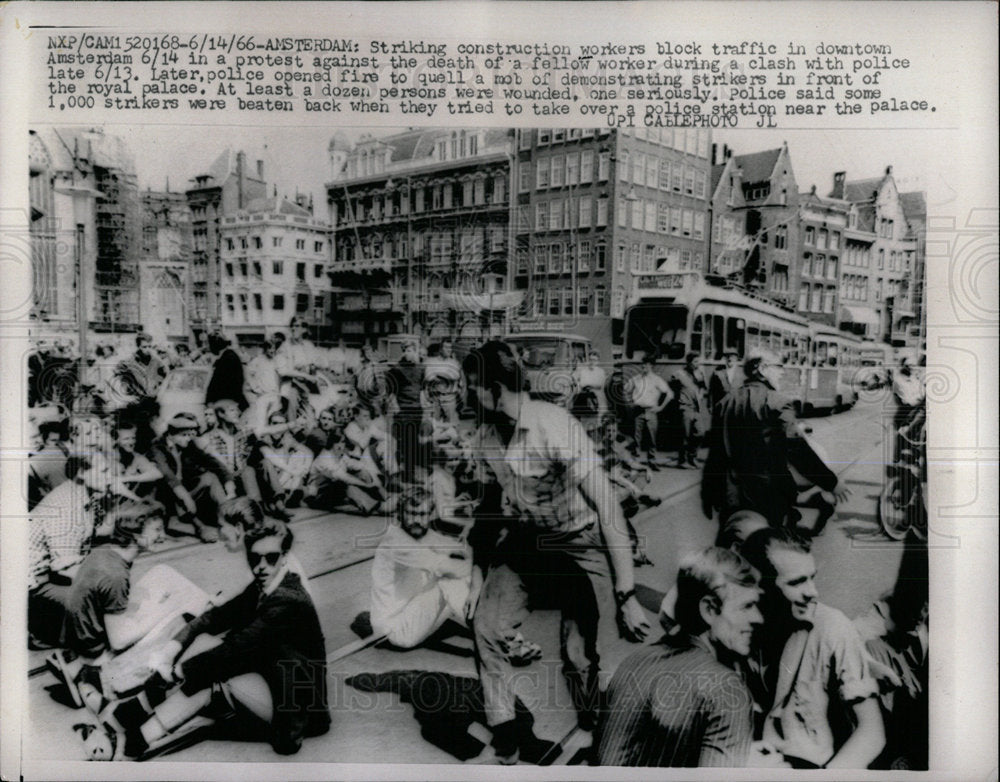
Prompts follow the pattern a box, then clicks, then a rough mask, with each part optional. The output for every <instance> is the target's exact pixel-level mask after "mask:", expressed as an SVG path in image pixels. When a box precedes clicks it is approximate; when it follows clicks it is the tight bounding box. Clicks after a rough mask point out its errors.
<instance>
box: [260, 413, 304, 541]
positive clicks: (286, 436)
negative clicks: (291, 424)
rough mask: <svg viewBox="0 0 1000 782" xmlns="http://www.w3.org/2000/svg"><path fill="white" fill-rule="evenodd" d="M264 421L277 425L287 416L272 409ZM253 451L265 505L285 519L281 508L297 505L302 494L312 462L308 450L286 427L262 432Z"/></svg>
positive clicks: (272, 512) (283, 422) (283, 509)
mask: <svg viewBox="0 0 1000 782" xmlns="http://www.w3.org/2000/svg"><path fill="white" fill-rule="evenodd" d="M267 423H268V426H269V427H281V426H283V425H284V424H287V423H288V418H287V417H286V416H285V414H284V413H281V412H277V411H275V412H273V413H271V415H269V416H268V418H267ZM257 452H258V455H257V456H256V457H255V458H256V459H257V460H258V465H259V466H258V473H257V478H258V483H259V485H260V494H261V497H262V499H263V500H264V503H265V507H267V508H268V511H269V512H270V513H271V515H272V516H277V517H278V518H282V519H284V520H286V521H287V520H288V513H287V511H286V510H285V508H286V507H296V506H298V504H299V502H300V501H301V498H302V496H303V494H304V491H305V479H306V475H308V474H309V468H310V467H311V466H312V463H313V455H312V451H310V450H309V449H308V448H307V447H306V446H305V445H303V444H302V443H300V442H299V441H298V440H296V439H295V438H294V437H293V436H292V435H291V433H290V432H288V431H287V430H286V431H273V432H272V433H270V434H267V435H264V436H263V437H262V438H261V439H260V440H259V441H258V443H257Z"/></svg>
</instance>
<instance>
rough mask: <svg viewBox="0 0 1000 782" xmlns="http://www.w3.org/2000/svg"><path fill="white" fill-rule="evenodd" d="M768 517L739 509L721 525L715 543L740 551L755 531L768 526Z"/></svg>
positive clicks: (720, 546) (721, 546)
mask: <svg viewBox="0 0 1000 782" xmlns="http://www.w3.org/2000/svg"><path fill="white" fill-rule="evenodd" d="M768 526H769V525H768V522H767V519H766V518H764V517H763V516H762V515H761V514H759V513H757V512H756V511H752V510H738V511H736V513H734V514H732V515H731V516H730V517H729V518H728V519H726V522H725V523H724V524H722V525H721V526H720V527H719V534H718V535H717V536H716V538H715V545H716V546H718V547H719V548H727V549H730V550H731V551H739V550H740V549H741V548H742V546H743V544H744V543H745V542H746V540H747V538H749V537H750V536H751V535H752V534H754V533H755V532H757V531H759V530H762V529H766V528H767V527H768Z"/></svg>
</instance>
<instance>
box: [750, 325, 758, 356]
mask: <svg viewBox="0 0 1000 782" xmlns="http://www.w3.org/2000/svg"><path fill="white" fill-rule="evenodd" d="M747 350H749V351H750V352H751V353H753V352H754V351H755V350H760V326H758V325H757V324H756V323H751V324H750V325H748V326H747Z"/></svg>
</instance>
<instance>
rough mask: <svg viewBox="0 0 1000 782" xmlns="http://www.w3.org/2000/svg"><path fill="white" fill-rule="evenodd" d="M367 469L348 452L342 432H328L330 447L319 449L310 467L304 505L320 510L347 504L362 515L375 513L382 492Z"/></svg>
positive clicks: (380, 500)
mask: <svg viewBox="0 0 1000 782" xmlns="http://www.w3.org/2000/svg"><path fill="white" fill-rule="evenodd" d="M366 468H367V465H366V464H365V463H364V462H362V461H361V460H360V459H355V458H354V457H353V456H349V455H348V454H347V444H346V442H345V440H344V438H343V437H342V436H341V435H339V434H333V435H331V438H330V448H329V449H328V450H324V451H321V452H320V453H319V454H318V455H317V456H316V458H315V459H314V460H313V462H312V465H311V467H310V468H309V474H308V479H307V481H306V484H305V494H304V497H305V503H306V505H308V506H309V507H310V508H318V509H322V510H333V509H334V508H336V507H339V506H342V505H349V506H352V507H353V508H356V509H357V510H358V511H359V512H361V513H362V514H364V515H371V514H372V513H375V512H376V511H377V510H378V509H379V507H380V506H381V504H382V499H383V495H382V492H381V490H380V488H379V484H378V483H377V482H376V481H375V480H374V479H373V478H372V477H371V475H370V474H369V472H368V470H367V469H366Z"/></svg>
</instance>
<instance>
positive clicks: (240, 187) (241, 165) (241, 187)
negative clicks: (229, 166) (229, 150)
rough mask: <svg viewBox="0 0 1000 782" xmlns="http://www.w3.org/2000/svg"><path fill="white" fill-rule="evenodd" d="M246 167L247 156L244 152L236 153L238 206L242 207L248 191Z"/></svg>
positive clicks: (238, 207)
mask: <svg viewBox="0 0 1000 782" xmlns="http://www.w3.org/2000/svg"><path fill="white" fill-rule="evenodd" d="M246 167H247V156H246V155H245V154H244V153H242V152H237V153H236V208H237V209H242V208H243V207H244V206H245V204H244V202H243V201H244V197H245V195H244V194H245V191H246V175H247V174H246Z"/></svg>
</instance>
